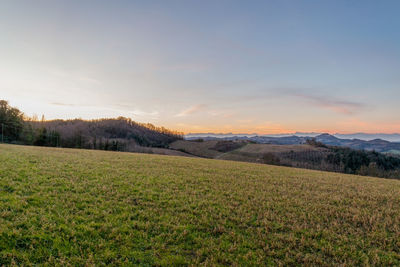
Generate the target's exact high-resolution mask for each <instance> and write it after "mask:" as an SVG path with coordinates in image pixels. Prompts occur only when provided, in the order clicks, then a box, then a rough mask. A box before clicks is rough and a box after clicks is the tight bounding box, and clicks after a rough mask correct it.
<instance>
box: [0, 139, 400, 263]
mask: <svg viewBox="0 0 400 267" xmlns="http://www.w3.org/2000/svg"><path fill="white" fill-rule="evenodd" d="M0 162H1V163H2V164H0V203H1V205H0V214H1V216H0V265H10V264H15V265H31V264H44V263H47V264H48V265H50V266H54V265H63V266H65V265H74V266H76V265H93V264H95V265H124V264H125V265H127V264H140V265H158V266H160V265H161V266H167V265H178V264H180V265H200V264H203V265H235V264H236V265H242V266H243V265H271V266H272V265H273V266H277V265H301V264H303V265H336V266H337V265H399V264H400V250H399V248H400V237H399V236H400V227H399V225H400V198H399V195H400V181H397V180H385V179H377V178H370V177H359V176H352V175H344V174H335V173H327V172H319V171H310V170H303V169H295V168H285V167H277V166H268V165H262V164H250V163H242V162H232V161H223V160H210V159H198V158H187V157H173V156H159V155H145V154H132V153H121V152H105V151H95V150H75V149H57V148H42V147H24V146H12V145H0Z"/></svg>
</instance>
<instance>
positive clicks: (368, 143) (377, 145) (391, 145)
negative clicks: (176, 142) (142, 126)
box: [185, 133, 400, 154]
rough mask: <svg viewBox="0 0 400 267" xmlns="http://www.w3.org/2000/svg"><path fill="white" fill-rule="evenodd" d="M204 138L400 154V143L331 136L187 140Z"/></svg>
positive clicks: (215, 136) (233, 137)
mask: <svg viewBox="0 0 400 267" xmlns="http://www.w3.org/2000/svg"><path fill="white" fill-rule="evenodd" d="M199 138H202V139H204V140H247V141H251V142H255V143H259V144H274V145H300V144H305V143H306V142H307V140H309V139H311V138H315V140H316V141H317V142H321V143H323V144H325V145H330V146H340V147H349V148H352V149H356V150H367V151H373V150H374V151H376V152H381V153H392V154H400V142H389V141H386V140H383V139H379V138H377V139H372V140H361V139H356V138H353V139H342V138H338V137H336V136H334V135H330V134H327V133H325V134H319V135H313V136H297V135H290V136H266V135H261V136H259V135H255V136H246V135H240V136H235V135H230V136H225V135H212V136H204V137H199V136H191V135H186V136H185V139H187V140H194V139H199Z"/></svg>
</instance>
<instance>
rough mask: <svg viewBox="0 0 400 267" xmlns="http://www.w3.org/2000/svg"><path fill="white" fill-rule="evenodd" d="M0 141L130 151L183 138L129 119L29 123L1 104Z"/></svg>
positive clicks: (19, 114) (178, 134) (16, 111)
mask: <svg viewBox="0 0 400 267" xmlns="http://www.w3.org/2000/svg"><path fill="white" fill-rule="evenodd" d="M0 124H1V125H0V126H1V128H2V129H1V130H2V134H1V139H2V141H3V142H7V143H17V144H27V145H39V146H59V147H70V148H89V149H102V150H117V151H132V150H134V149H133V148H134V147H137V146H145V147H167V146H168V144H169V143H171V142H174V141H176V140H180V139H183V135H182V134H181V133H179V132H175V131H171V130H168V129H166V128H164V127H156V126H154V125H152V124H144V123H138V122H135V121H133V120H131V119H129V118H124V117H119V118H116V119H98V120H82V119H74V120H51V121H46V120H41V121H37V120H32V119H29V118H26V117H24V115H23V113H22V112H21V111H20V110H18V109H17V108H13V107H10V106H9V105H8V103H7V101H4V100H2V101H0Z"/></svg>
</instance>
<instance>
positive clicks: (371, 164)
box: [261, 138, 400, 179]
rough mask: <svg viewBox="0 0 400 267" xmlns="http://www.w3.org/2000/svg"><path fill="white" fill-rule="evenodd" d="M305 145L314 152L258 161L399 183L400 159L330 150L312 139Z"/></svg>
mask: <svg viewBox="0 0 400 267" xmlns="http://www.w3.org/2000/svg"><path fill="white" fill-rule="evenodd" d="M307 144H308V145H311V146H313V147H315V148H317V149H315V150H304V151H290V152H280V153H265V154H263V155H262V157H261V161H262V162H264V163H266V164H273V165H282V166H289V167H298V168H306V169H314V170H322V171H333V172H341V173H348V174H357V175H365V176H374V177H383V178H396V179H400V157H397V156H392V155H386V154H383V153H378V152H376V151H366V150H354V149H351V148H347V147H337V146H329V145H325V144H323V143H321V142H317V141H316V140H315V139H314V138H311V139H308V140H307Z"/></svg>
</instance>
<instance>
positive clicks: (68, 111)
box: [0, 0, 400, 133]
mask: <svg viewBox="0 0 400 267" xmlns="http://www.w3.org/2000/svg"><path fill="white" fill-rule="evenodd" d="M399 10H400V2H399V1H350V0H348V1H294V0H293V1H40V0H39V1H2V3H1V8H0V32H1V35H0V58H1V61H0V96H1V98H4V99H6V100H9V101H10V103H11V104H12V105H16V106H18V107H20V108H21V109H22V110H24V111H25V112H26V114H27V115H29V116H32V115H33V114H37V115H39V116H40V115H41V114H45V116H46V118H48V119H53V118H75V117H81V118H85V119H90V118H99V117H116V116H120V115H122V116H126V117H131V118H133V119H134V120H137V121H142V122H152V123H154V124H157V125H163V126H166V127H169V128H172V129H175V130H181V131H185V132H210V131H212V132H236V133H239V132H251V133H252V132H257V133H278V132H295V131H324V132H325V131H328V132H344V133H348V132H361V131H364V132H400V117H399V116H398V114H399V111H400V108H399V107H398V102H399V99H400V31H399V29H400V16H399V15H398V11H399Z"/></svg>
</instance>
